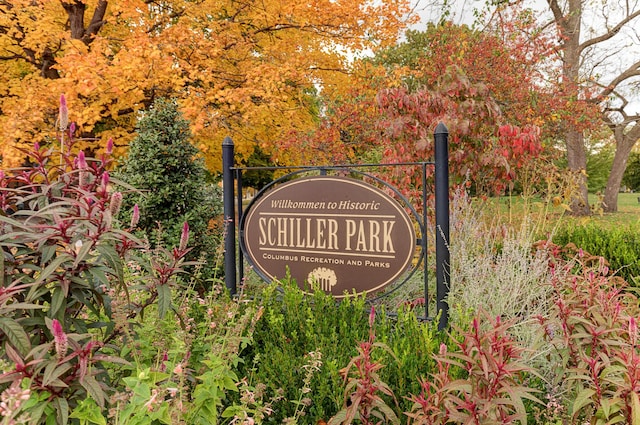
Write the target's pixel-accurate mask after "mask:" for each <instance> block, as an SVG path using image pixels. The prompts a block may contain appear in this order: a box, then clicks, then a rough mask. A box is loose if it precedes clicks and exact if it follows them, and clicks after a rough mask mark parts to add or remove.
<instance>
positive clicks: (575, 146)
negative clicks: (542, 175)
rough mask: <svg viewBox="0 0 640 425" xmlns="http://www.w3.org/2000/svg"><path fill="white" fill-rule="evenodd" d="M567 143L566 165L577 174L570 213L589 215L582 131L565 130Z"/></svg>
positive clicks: (585, 155) (585, 158) (585, 157)
mask: <svg viewBox="0 0 640 425" xmlns="http://www.w3.org/2000/svg"><path fill="white" fill-rule="evenodd" d="M565 137H566V143H567V163H568V164H567V165H568V167H569V170H570V171H571V172H573V174H574V175H576V176H577V179H578V181H577V184H578V187H577V190H576V193H575V195H574V196H573V198H572V200H571V214H572V215H578V216H583V215H589V214H591V208H589V191H588V188H587V173H586V170H587V153H586V151H585V147H584V136H583V134H582V132H580V131H576V130H567V132H566V133H565Z"/></svg>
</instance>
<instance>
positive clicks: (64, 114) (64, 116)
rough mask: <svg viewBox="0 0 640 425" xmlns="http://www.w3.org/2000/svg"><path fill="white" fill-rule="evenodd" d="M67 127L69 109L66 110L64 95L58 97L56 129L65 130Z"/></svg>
mask: <svg viewBox="0 0 640 425" xmlns="http://www.w3.org/2000/svg"><path fill="white" fill-rule="evenodd" d="M68 125H69V109H68V108H67V99H66V98H65V97H64V94H61V95H60V109H59V113H58V128H59V129H60V131H64V130H66V129H67V126H68Z"/></svg>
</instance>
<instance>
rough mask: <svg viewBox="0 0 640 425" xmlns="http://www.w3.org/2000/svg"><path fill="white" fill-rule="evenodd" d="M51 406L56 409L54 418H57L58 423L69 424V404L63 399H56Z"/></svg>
mask: <svg viewBox="0 0 640 425" xmlns="http://www.w3.org/2000/svg"><path fill="white" fill-rule="evenodd" d="M53 404H54V405H55V407H56V416H57V417H58V423H60V424H66V423H69V403H68V402H67V399H65V398H63V397H57V398H56V399H55V400H54V401H53Z"/></svg>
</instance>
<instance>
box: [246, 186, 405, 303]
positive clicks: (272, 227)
mask: <svg viewBox="0 0 640 425" xmlns="http://www.w3.org/2000/svg"><path fill="white" fill-rule="evenodd" d="M240 239H241V243H242V246H243V250H244V252H245V254H246V255H247V257H248V259H249V261H250V262H251V264H252V265H253V267H254V268H255V269H256V270H258V272H260V274H262V275H263V277H264V278H266V279H272V280H273V279H279V278H283V277H285V276H286V274H287V269H288V270H289V273H290V275H291V277H292V278H294V279H295V280H296V282H297V283H298V286H299V287H300V288H302V289H303V290H309V288H313V289H314V290H318V289H320V290H323V291H325V292H327V293H330V294H332V295H333V296H336V297H343V296H344V295H345V292H346V293H348V294H352V293H353V292H354V291H355V292H356V293H363V292H373V291H377V290H379V289H381V288H383V287H385V286H386V285H388V284H390V283H392V282H393V281H395V280H396V279H397V278H398V277H399V276H400V275H402V274H403V273H404V272H405V271H407V270H408V268H409V266H410V265H411V260H412V258H413V255H414V250H415V246H416V236H415V231H414V228H413V225H412V222H411V219H410V218H409V216H408V214H407V213H406V212H405V211H404V209H403V208H402V207H401V205H400V204H399V203H398V202H397V201H395V200H394V199H393V198H391V197H390V196H389V195H387V194H385V193H384V192H382V191H381V190H379V189H378V188H376V187H374V186H372V185H370V184H368V183H365V182H363V181H360V180H355V179H351V178H345V177H332V176H313V177H303V178H298V179H295V180H293V181H290V182H287V183H283V184H281V185H279V186H277V187H276V188H275V189H272V190H269V191H267V192H266V193H265V194H264V195H263V196H261V197H260V198H259V199H258V200H257V201H256V202H255V203H254V204H252V205H251V206H250V207H249V209H248V210H247V211H246V213H245V215H244V217H243V223H242V226H241V235H240Z"/></svg>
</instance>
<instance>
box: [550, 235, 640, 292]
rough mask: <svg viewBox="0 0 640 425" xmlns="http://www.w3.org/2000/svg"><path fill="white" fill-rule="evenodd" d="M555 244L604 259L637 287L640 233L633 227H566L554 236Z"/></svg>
mask: <svg viewBox="0 0 640 425" xmlns="http://www.w3.org/2000/svg"><path fill="white" fill-rule="evenodd" d="M553 242H554V243H556V244H558V245H560V246H565V245H568V244H573V246H575V248H576V249H582V250H584V251H586V252H587V253H589V254H591V255H595V256H599V257H604V258H605V259H606V260H607V262H608V263H609V268H610V269H611V270H612V271H613V272H615V273H616V274H617V275H618V276H620V277H622V278H623V279H625V280H626V281H627V282H629V283H630V284H633V283H634V281H635V279H634V278H636V279H637V278H638V277H639V276H640V232H638V231H637V230H634V229H631V228H626V229H625V228H613V229H608V228H604V227H601V226H597V225H595V224H587V225H584V226H573V227H564V228H562V229H560V230H559V231H558V232H557V233H556V234H555V235H554V237H553Z"/></svg>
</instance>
